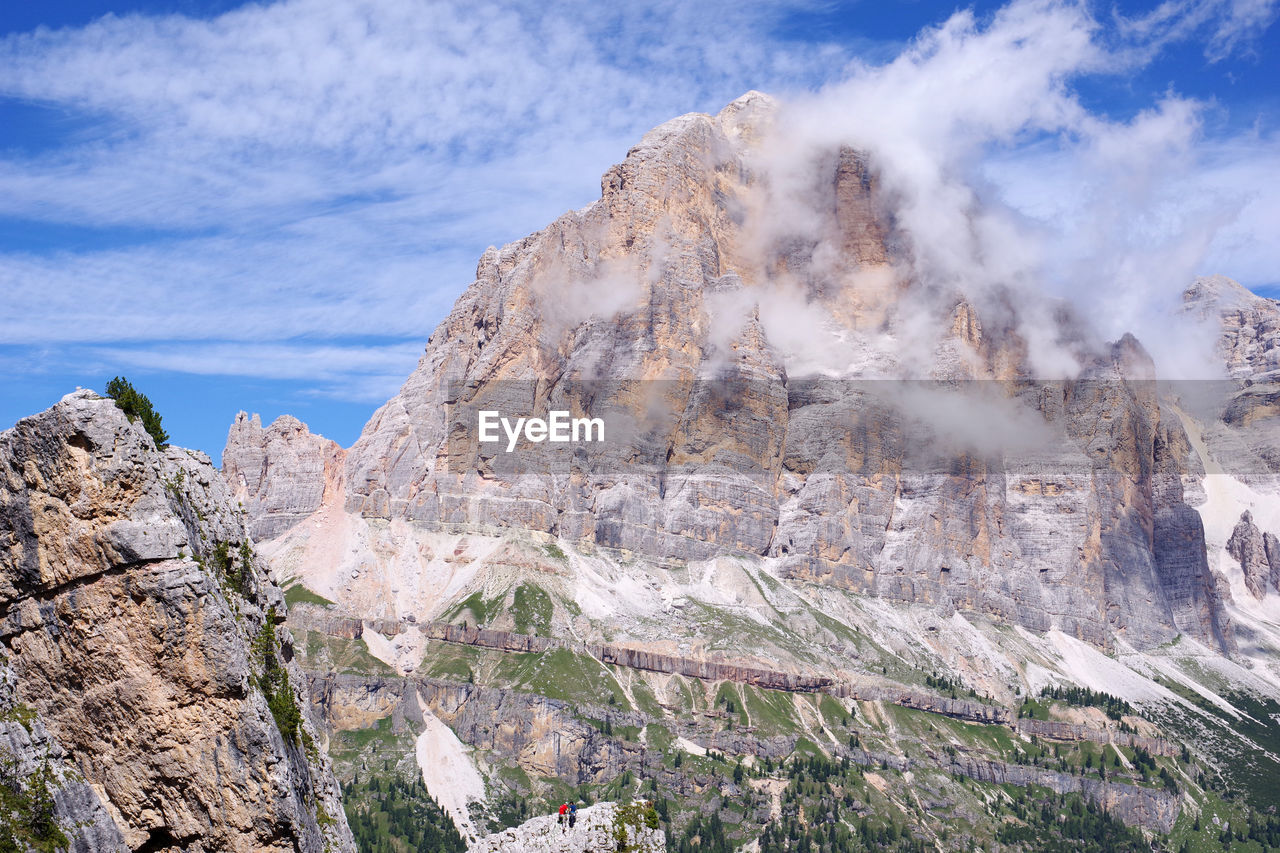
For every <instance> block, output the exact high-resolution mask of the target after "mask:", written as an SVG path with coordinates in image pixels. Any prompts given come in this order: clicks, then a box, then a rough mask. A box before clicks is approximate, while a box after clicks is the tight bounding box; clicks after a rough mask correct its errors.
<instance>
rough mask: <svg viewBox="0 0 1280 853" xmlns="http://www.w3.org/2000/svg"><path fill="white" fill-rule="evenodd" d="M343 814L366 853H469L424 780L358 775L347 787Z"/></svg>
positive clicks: (359, 845) (392, 776) (343, 799)
mask: <svg viewBox="0 0 1280 853" xmlns="http://www.w3.org/2000/svg"><path fill="white" fill-rule="evenodd" d="M342 802H343V808H344V810H345V811H346V813H347V823H348V824H350V825H351V834H352V835H353V836H355V840H356V846H357V848H359V849H360V850H361V851H365V853H401V851H423V852H424V853H464V851H465V850H466V849H467V845H466V842H464V841H463V840H462V835H461V833H459V832H458V827H457V826H456V825H455V824H454V822H453V818H452V817H450V816H449V814H448V813H447V812H445V810H444V809H442V808H441V807H440V804H439V803H437V802H436V801H435V799H434V798H433V797H432V796H431V795H430V793H428V792H427V787H426V785H424V784H423V783H422V779H421V778H414V779H412V780H405V779H402V778H400V777H399V776H398V775H394V774H385V775H384V774H370V775H367V776H365V777H364V778H363V779H362V778H361V777H360V774H359V773H357V774H356V776H355V778H354V780H353V781H352V782H350V783H349V784H347V785H344V786H343V791H342Z"/></svg>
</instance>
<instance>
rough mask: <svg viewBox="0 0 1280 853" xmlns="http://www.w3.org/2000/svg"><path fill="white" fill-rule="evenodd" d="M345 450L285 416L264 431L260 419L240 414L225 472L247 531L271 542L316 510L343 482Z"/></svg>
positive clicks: (230, 439)
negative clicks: (245, 517)
mask: <svg viewBox="0 0 1280 853" xmlns="http://www.w3.org/2000/svg"><path fill="white" fill-rule="evenodd" d="M345 455H346V454H345V452H344V451H343V450H342V448H341V447H339V446H338V444H337V442H334V441H330V440H328V439H326V438H322V437H320V436H318V435H312V434H311V433H310V432H308V431H307V425H306V424H304V423H302V422H301V421H299V420H298V419H297V418H293V417H290V416H288V415H284V416H282V417H279V418H277V419H276V420H275V421H274V422H273V423H272V424H271V425H270V426H269V427H267V428H266V429H263V427H262V421H261V419H259V417H258V416H257V415H254V416H253V417H252V418H250V417H249V416H248V414H246V413H245V412H241V413H240V414H239V415H237V416H236V421H235V423H234V424H232V425H231V430H230V432H229V433H228V434H227V447H226V450H225V452H224V453H223V454H222V473H223V476H225V477H226V479H227V482H228V483H230V484H231V488H232V490H233V492H234V496H235V498H236V500H237V501H239V502H240V503H241V504H243V505H244V507H245V509H247V510H248V512H249V533H250V534H251V535H252V536H253V538H254V539H270V538H272V537H274V536H278V535H280V534H281V533H283V532H284V531H285V530H288V529H289V528H290V527H292V526H293V525H294V524H296V523H297V522H298V521H300V520H301V519H303V518H306V517H307V516H309V515H310V514H311V513H313V512H315V511H316V510H317V509H319V508H320V506H321V505H322V504H323V503H324V499H325V494H326V492H327V491H328V490H330V489H332V488H334V486H335V484H336V483H337V481H338V479H339V474H340V472H341V469H342V463H343V459H344V457H345Z"/></svg>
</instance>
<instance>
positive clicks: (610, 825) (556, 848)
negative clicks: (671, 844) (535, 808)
mask: <svg viewBox="0 0 1280 853" xmlns="http://www.w3.org/2000/svg"><path fill="white" fill-rule="evenodd" d="M646 817H648V820H647V821H646ZM649 824H652V826H650V825H649ZM666 849H667V842H666V836H665V835H664V834H663V832H662V830H661V829H659V828H657V815H656V814H653V810H652V808H651V807H647V806H645V805H643V804H630V805H625V806H620V805H618V804H617V803H600V804H598V805H594V806H589V807H587V808H584V809H579V810H578V821H577V825H576V826H574V828H573V829H569V828H568V826H567V824H563V823H560V822H559V821H558V819H557V817H556V816H554V815H546V816H543V817H535V818H534V819H532V820H529V821H526V822H524V823H522V824H520V826H517V827H513V828H511V829H504V830H503V831H502V832H495V833H493V834H492V835H486V836H485V837H484V838H481V839H480V840H478V841H476V842H475V843H474V844H472V845H471V846H470V847H469V848H467V851H468V853H596V851H614V850H626V851H631V853H662V851H664V850H666Z"/></svg>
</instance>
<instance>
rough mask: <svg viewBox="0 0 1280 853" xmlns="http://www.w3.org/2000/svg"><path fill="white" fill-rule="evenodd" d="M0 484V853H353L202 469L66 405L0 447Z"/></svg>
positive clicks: (98, 403) (277, 617)
mask: <svg viewBox="0 0 1280 853" xmlns="http://www.w3.org/2000/svg"><path fill="white" fill-rule="evenodd" d="M0 472H2V474H0V531H3V532H2V534H0V644H2V645H3V649H2V651H3V655H2V657H0V774H2V775H3V777H4V778H3V783H4V785H5V786H7V787H6V788H5V791H6V795H5V797H4V798H3V799H2V801H0V811H3V812H4V814H2V815H0V817H3V818H4V820H3V821H0V826H2V827H3V829H0V843H2V844H3V845H8V846H5V848H4V849H27V847H28V846H31V847H33V848H35V849H42V850H43V849H49V850H52V849H71V850H77V851H91V850H147V851H159V850H174V851H177V850H184V851H192V850H204V851H213V850H229V851H230V850H235V851H249V850H282V851H283V850H302V851H314V853H321V851H340V850H354V846H353V843H352V838H351V833H350V831H349V830H348V828H347V822H346V818H345V816H344V814H343V810H342V803H341V799H340V796H339V789H338V785H337V783H336V781H335V779H334V777H333V774H332V771H331V769H330V765H329V761H328V759H327V757H326V756H325V755H324V754H323V753H322V752H321V751H320V749H319V748H318V747H317V746H316V734H315V729H314V727H313V726H312V724H311V723H310V722H309V720H308V719H307V714H306V713H305V708H306V706H305V705H304V704H302V700H303V696H304V694H302V693H300V692H299V687H300V686H302V685H304V684H305V681H304V678H303V676H302V674H301V671H300V670H299V669H298V668H297V665H296V663H293V662H292V661H291V659H292V638H291V637H290V635H289V632H288V631H287V630H286V629H285V628H284V627H283V626H282V625H281V623H282V622H283V620H284V616H285V605H284V600H283V597H282V595H281V592H280V589H279V588H278V587H277V586H276V585H275V584H274V583H273V582H272V581H271V579H270V578H269V576H268V574H267V573H266V571H265V570H264V567H263V565H262V564H261V563H260V562H259V561H258V560H257V559H256V557H255V556H254V553H253V550H252V547H251V545H250V541H249V537H248V535H247V533H246V530H245V519H244V515H243V513H242V512H241V511H240V510H238V509H236V508H235V504H234V502H233V501H232V499H231V494H230V492H229V490H228V489H227V487H226V485H225V483H224V482H223V480H222V478H221V476H220V475H219V474H218V472H217V471H216V470H215V469H214V468H213V467H212V465H211V464H210V463H209V460H208V458H207V457H205V456H203V455H202V454H198V453H192V452H190V451H186V450H182V449H179V448H175V447H169V448H165V449H162V450H157V448H156V446H155V444H154V442H153V441H152V439H151V437H150V436H148V434H147V433H146V432H145V431H144V430H143V429H142V426H141V425H140V424H134V423H131V422H130V420H129V419H128V418H126V416H125V414H124V413H123V412H122V411H121V410H120V409H119V408H117V406H116V405H115V403H114V402H113V401H111V400H109V399H104V398H101V397H99V396H98V395H96V394H94V393H92V392H89V391H77V392H76V393H74V394H70V395H68V396H66V397H64V398H63V399H62V401H61V402H59V403H58V404H57V405H55V406H54V407H53V408H51V409H49V410H48V411H45V412H43V413H41V414H38V415H35V416H33V417H30V418H26V419H24V420H21V421H19V422H18V423H17V424H16V425H15V426H14V427H13V428H12V429H10V430H7V431H6V432H4V433H0ZM15 845H16V846H15Z"/></svg>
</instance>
